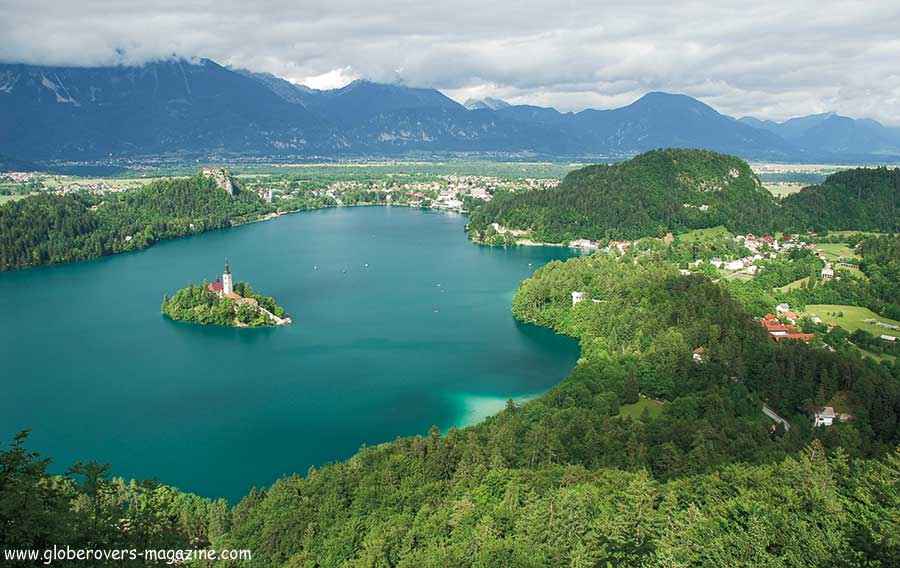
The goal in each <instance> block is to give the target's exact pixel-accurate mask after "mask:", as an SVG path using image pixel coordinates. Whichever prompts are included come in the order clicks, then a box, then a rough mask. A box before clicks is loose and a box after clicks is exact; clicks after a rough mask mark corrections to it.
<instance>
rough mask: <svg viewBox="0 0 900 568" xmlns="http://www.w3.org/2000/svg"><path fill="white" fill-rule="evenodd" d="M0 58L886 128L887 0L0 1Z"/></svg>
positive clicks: (893, 51) (895, 86)
mask: <svg viewBox="0 0 900 568" xmlns="http://www.w3.org/2000/svg"><path fill="white" fill-rule="evenodd" d="M0 14H3V25H2V30H0V60H4V61H17V62H18V61H21V62H28V63H43V64H77V65H98V64H117V63H135V62H141V61H145V60H147V59H154V58H160V57H166V56H169V55H171V54H173V53H174V54H179V55H182V56H197V57H209V58H211V59H214V60H216V61H218V62H220V63H222V64H226V65H232V66H237V67H245V68H248V69H252V70H256V71H266V72H270V73H273V74H275V75H279V76H282V77H286V78H289V79H292V80H295V81H298V82H306V83H313V84H312V85H310V86H317V87H321V88H327V87H331V86H339V85H340V84H341V82H349V81H350V80H352V79H353V78H357V77H366V78H370V79H372V80H380V81H402V82H404V83H406V84H410V85H416V86H433V87H437V88H440V89H442V90H444V91H445V92H448V93H449V94H451V95H452V96H454V97H457V98H462V99H465V98H466V97H467V96H471V95H472V94H477V96H495V97H497V98H503V99H506V100H510V101H511V102H517V103H532V104H542V105H553V106H557V107H559V108H561V109H562V110H580V109H582V108H585V107H599V108H604V107H610V106H617V105H620V104H625V103H628V102H630V101H632V100H634V99H636V98H638V97H640V96H641V95H642V94H644V93H645V92H646V91H649V90H665V91H669V92H681V93H686V94H689V95H693V96H697V97H699V98H701V99H703V100H704V101H705V102H708V103H709V104H712V105H713V106H715V107H716V108H718V109H719V110H721V111H722V112H726V113H728V114H732V115H735V116H742V115H745V114H752V115H756V116H761V117H768V118H776V119H783V118H786V117H789V116H794V115H799V114H807V113H810V112H819V111H823V110H835V111H838V112H840V113H842V114H847V115H850V116H871V117H873V118H876V119H879V120H882V121H884V122H887V123H892V124H900V105H898V102H900V67H898V66H897V64H896V62H897V61H898V60H900V40H898V39H897V31H896V30H897V29H898V27H900V3H897V2H896V1H895V0H881V1H858V0H849V1H847V0H826V1H822V0H818V1H816V0H757V1H756V2H753V3H748V2H745V1H739V0H719V1H718V2H708V1H695V0H689V1H678V0H672V1H662V0H644V1H642V2H633V3H630V4H627V5H626V4H625V3H622V2H619V1H615V2H613V1H611V0H600V1H596V2H579V1H576V0H570V1H568V2H558V3H555V4H554V3H547V2H546V1H545V0H517V1H513V0H506V1H499V2H484V1H483V0H479V1H474V0H457V1H455V2H452V3H450V2H433V1H426V0H418V1H412V0H380V1H379V2H377V3H374V2H368V1H362V0H332V1H331V2H327V3H326V2H309V1H302V0H301V1H299V2H298V1H297V0H264V1H258V2H253V3H247V2H244V1H238V0H219V1H215V0H177V1H176V0H146V1H144V2H140V3H131V2H129V3H125V2H117V1H114V0H70V1H69V2H58V0H31V1H27V0H0Z"/></svg>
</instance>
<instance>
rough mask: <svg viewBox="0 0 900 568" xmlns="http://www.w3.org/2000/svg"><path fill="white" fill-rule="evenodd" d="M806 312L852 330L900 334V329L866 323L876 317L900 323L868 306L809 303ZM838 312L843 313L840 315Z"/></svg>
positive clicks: (886, 321) (895, 323) (884, 320)
mask: <svg viewBox="0 0 900 568" xmlns="http://www.w3.org/2000/svg"><path fill="white" fill-rule="evenodd" d="M806 313H808V314H810V315H814V316H819V317H820V318H822V321H823V322H825V323H833V324H834V325H839V326H841V327H842V328H844V329H846V330H847V331H850V332H853V331H856V330H857V329H862V330H865V331H868V332H869V333H871V334H872V335H883V334H887V335H900V331H897V330H892V329H888V328H886V327H881V326H878V325H875V324H872V323H866V322H865V321H864V320H867V319H874V320H877V321H880V322H884V323H888V324H891V325H900V322H898V321H894V320H892V319H888V318H885V317H881V316H879V315H878V314H876V313H875V312H873V311H872V310H870V309H868V308H860V307H859V306H843V305H840V304H809V305H807V306H806ZM836 314H843V315H840V316H839V315H836Z"/></svg>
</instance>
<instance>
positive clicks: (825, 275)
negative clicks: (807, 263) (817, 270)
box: [822, 264, 834, 280]
mask: <svg viewBox="0 0 900 568" xmlns="http://www.w3.org/2000/svg"><path fill="white" fill-rule="evenodd" d="M832 278H834V270H832V268H831V267H830V266H828V265H827V264H826V265H825V268H823V269H822V280H831V279H832Z"/></svg>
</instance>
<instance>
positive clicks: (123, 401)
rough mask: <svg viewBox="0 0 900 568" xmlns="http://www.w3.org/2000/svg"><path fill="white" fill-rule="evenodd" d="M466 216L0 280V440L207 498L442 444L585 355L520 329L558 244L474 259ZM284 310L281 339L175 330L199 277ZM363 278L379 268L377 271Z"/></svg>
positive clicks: (572, 345) (182, 244) (376, 216)
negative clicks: (172, 311) (533, 280)
mask: <svg viewBox="0 0 900 568" xmlns="http://www.w3.org/2000/svg"><path fill="white" fill-rule="evenodd" d="M464 225H465V217H463V216H461V215H457V214H452V213H442V212H432V211H424V210H414V209H407V208H385V207H357V208H344V209H330V210H321V211H312V212H306V213H299V214H294V215H287V216H284V217H281V218H279V219H275V220H272V221H268V222H265V223H257V224H252V225H246V226H242V227H236V228H232V229H226V230H222V231H215V232H211V233H206V234H204V235H199V236H196V237H190V238H184V239H177V240H172V241H167V242H163V243H159V244H157V245H155V246H153V247H151V248H150V249H148V250H145V251H141V252H137V253H132V254H125V255H117V256H112V257H107V258H103V259H99V260H95V261H88V262H82V263H76V264H70V265H63V266H54V267H47V268H41V269H36V270H26V271H20V272H12V273H3V274H0V356H2V361H3V364H2V368H3V375H2V379H0V389H2V393H0V395H2V396H0V435H2V436H3V439H4V440H5V441H9V440H10V439H11V437H12V435H13V434H14V433H15V432H17V431H19V430H21V429H24V428H31V429H32V436H31V440H30V443H29V446H30V447H31V448H32V449H35V450H38V451H40V452H41V453H43V454H44V455H48V456H52V457H53V458H54V465H53V469H54V471H62V470H64V469H66V468H68V467H69V466H70V465H71V464H72V463H73V462H74V461H76V460H96V461H99V462H101V463H109V464H110V465H111V469H112V472H113V474H114V475H120V476H124V477H126V478H131V477H134V478H139V479H141V478H147V477H156V478H158V479H159V480H160V481H161V482H163V483H167V484H171V485H175V486H177V487H179V488H181V489H183V490H185V491H191V492H195V493H198V494H200V495H204V496H210V497H226V498H228V499H230V500H232V501H236V500H238V499H240V497H241V496H243V495H244V494H246V493H247V492H248V491H249V490H250V488H251V487H253V486H254V485H256V486H262V485H269V484H271V483H272V482H273V481H274V480H275V479H277V478H278V477H279V476H281V475H283V474H291V473H294V472H298V473H301V474H305V473H306V471H307V469H308V468H309V466H311V465H317V466H318V465H321V464H323V463H326V462H329V461H337V460H342V459H345V458H347V457H349V456H351V455H352V454H353V453H354V452H355V451H356V450H357V449H358V448H359V447H360V445H361V444H369V445H372V444H377V443H381V442H385V441H390V440H393V439H394V438H396V437H397V436H406V435H415V434H425V433H426V432H427V431H428V429H429V427H430V426H431V425H432V424H436V425H438V426H439V427H440V428H441V430H442V431H446V429H447V428H449V427H451V426H462V425H465V424H468V423H472V422H474V421H477V420H480V419H482V418H483V417H484V416H486V415H488V414H491V413H493V412H495V411H496V410H498V409H499V408H502V406H503V404H504V401H505V400H506V398H507V397H510V396H512V397H513V398H526V397H529V396H533V395H535V394H538V393H541V392H543V391H545V390H547V389H548V388H549V387H551V386H552V385H554V384H556V383H558V382H559V381H560V380H561V379H562V378H563V377H565V376H566V375H567V374H568V373H569V372H570V371H571V369H572V368H573V367H574V365H575V362H576V359H577V357H578V346H577V344H576V342H575V341H574V340H572V339H569V338H566V337H563V336H559V335H556V334H554V333H553V332H552V331H549V330H546V329H540V328H536V327H533V326H528V325H524V324H521V323H519V322H517V321H516V320H515V319H514V318H513V317H512V315H511V313H510V302H511V299H512V295H513V292H514V290H515V288H516V286H517V285H518V283H519V282H520V281H521V280H523V279H524V278H527V277H528V276H529V275H530V274H531V272H533V271H534V270H535V269H536V268H538V267H539V266H541V265H543V264H545V263H546V262H548V261H550V260H552V259H557V258H560V259H561V258H566V257H568V256H570V255H571V253H570V252H569V251H568V250H566V249H562V248H553V247H518V248H509V249H503V248H491V247H482V246H477V245H473V244H472V243H471V242H469V241H468V240H467V239H466V236H465V233H464V230H463V228H464ZM226 256H227V257H228V258H229V260H230V264H231V269H232V272H233V273H234V277H235V280H236V281H237V280H245V281H248V282H250V283H251V285H252V286H253V287H254V289H256V290H257V291H259V292H261V293H264V294H268V295H272V296H274V297H275V298H276V299H277V300H278V302H279V303H280V304H281V305H283V306H284V307H285V308H286V310H287V312H288V313H289V314H290V315H291V316H292V317H293V320H294V325H292V326H289V327H284V328H266V329H232V328H226V327H213V326H197V325H190V324H184V323H178V322H173V321H170V320H167V319H165V318H163V317H162V315H161V313H160V303H161V301H162V296H163V294H165V293H169V294H171V293H173V292H175V291H176V290H177V289H179V288H181V287H183V286H184V285H185V284H186V283H187V282H188V281H189V280H190V281H193V282H200V281H202V280H203V279H208V280H212V279H213V278H215V276H216V275H217V274H219V273H221V271H222V266H223V262H224V259H225V257H226ZM366 264H368V267H366Z"/></svg>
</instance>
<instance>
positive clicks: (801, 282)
mask: <svg viewBox="0 0 900 568" xmlns="http://www.w3.org/2000/svg"><path fill="white" fill-rule="evenodd" d="M807 282H809V276H807V277H806V278H801V279H800V280H794V281H793V282H791V283H790V284H785V285H784V286H781V287H780V288H775V291H776V292H782V293H784V292H790V291H791V290H795V289H797V288H799V287H800V286H803V285H804V284H806V283H807Z"/></svg>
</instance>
